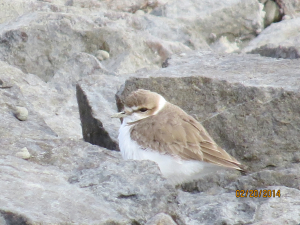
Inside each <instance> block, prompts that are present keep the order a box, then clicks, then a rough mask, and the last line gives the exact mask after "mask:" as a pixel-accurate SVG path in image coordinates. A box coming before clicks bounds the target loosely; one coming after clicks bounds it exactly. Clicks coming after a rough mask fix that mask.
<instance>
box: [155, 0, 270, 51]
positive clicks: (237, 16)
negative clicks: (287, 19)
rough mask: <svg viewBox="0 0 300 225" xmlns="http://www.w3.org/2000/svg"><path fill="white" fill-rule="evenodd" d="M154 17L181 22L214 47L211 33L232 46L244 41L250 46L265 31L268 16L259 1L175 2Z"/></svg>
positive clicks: (156, 11)
mask: <svg viewBox="0 0 300 225" xmlns="http://www.w3.org/2000/svg"><path fill="white" fill-rule="evenodd" d="M151 13H152V14H154V15H157V16H162V17H167V18H172V19H180V20H181V21H183V23H185V24H189V26H191V27H195V28H196V30H199V31H201V35H203V36H204V39H205V41H207V42H208V43H211V40H210V34H211V33H214V34H215V35H216V36H217V37H218V39H219V38H220V37H222V36H224V37H226V38H227V39H228V40H229V41H230V42H234V41H235V39H237V40H239V39H243V42H245V43H247V41H249V40H251V39H252V38H253V37H255V36H256V31H257V30H258V29H263V26H264V25H263V19H264V16H265V13H264V11H263V5H262V4H260V3H259V2H258V1H255V0H251V1H241V0H231V1H223V2H220V1H217V0H214V1H201V0H198V1H186V0H185V1H184V0H182V1H173V2H168V4H165V5H162V6H159V7H157V8H155V9H154V10H153V11H152V12H151ZM202 31H203V32H202ZM198 35H199V34H198ZM243 42H240V43H239V47H243ZM191 43H193V37H192V38H191Z"/></svg>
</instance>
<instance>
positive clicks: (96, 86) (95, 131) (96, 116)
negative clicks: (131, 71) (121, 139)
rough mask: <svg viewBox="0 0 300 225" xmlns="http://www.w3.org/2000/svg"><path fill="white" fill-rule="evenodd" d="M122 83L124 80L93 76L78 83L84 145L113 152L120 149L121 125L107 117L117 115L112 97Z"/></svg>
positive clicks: (114, 77)
mask: <svg viewBox="0 0 300 225" xmlns="http://www.w3.org/2000/svg"><path fill="white" fill-rule="evenodd" d="M125 79H126V76H122V77H118V76H112V75H111V76H109V75H94V76H89V77H87V78H84V79H82V80H80V82H79V83H78V85H77V101H78V106H79V112H80V118H81V125H82V134H83V138H84V140H85V141H87V142H90V143H91V144H96V145H99V146H102V147H105V148H108V149H112V150H116V149H119V146H118V141H117V138H118V129H119V125H120V122H119V121H118V120H113V119H111V118H110V116H111V115H113V114H115V113H116V112H117V108H116V105H115V103H114V102H115V100H114V95H115V93H116V92H117V90H118V88H119V87H120V86H121V85H122V84H123V83H124V82H125Z"/></svg>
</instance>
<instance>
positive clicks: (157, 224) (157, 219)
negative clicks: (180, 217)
mask: <svg viewBox="0 0 300 225" xmlns="http://www.w3.org/2000/svg"><path fill="white" fill-rule="evenodd" d="M145 225H176V223H175V222H174V220H173V219H172V217H171V216H169V215H167V214H165V213H159V214H157V215H155V216H154V217H153V218H151V219H150V220H148V221H147V223H146V224H145Z"/></svg>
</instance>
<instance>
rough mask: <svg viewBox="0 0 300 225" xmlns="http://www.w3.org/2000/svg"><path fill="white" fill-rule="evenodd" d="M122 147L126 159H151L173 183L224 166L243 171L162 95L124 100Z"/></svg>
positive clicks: (143, 93) (139, 95) (144, 94)
mask: <svg viewBox="0 0 300 225" xmlns="http://www.w3.org/2000/svg"><path fill="white" fill-rule="evenodd" d="M112 117H114V118H123V121H122V124H121V127H120V130H119V136H118V139H119V147H120V150H121V154H122V156H123V158H124V159H134V160H152V161H154V162H156V163H157V164H158V166H159V168H160V171H161V173H162V175H163V176H164V177H165V178H167V180H168V181H169V182H170V183H172V184H180V183H183V182H187V181H191V180H194V179H197V178H200V177H202V176H203V175H206V174H209V173H211V172H215V171H216V170H218V169H220V168H222V166H223V167H229V168H233V169H236V170H241V171H242V170H243V169H242V165H241V163H239V162H238V161H237V160H236V159H235V158H234V157H232V156H230V155H229V154H228V153H227V152H226V151H225V150H223V149H222V148H220V147H219V146H218V145H217V144H216V142H215V141H214V140H213V139H212V138H211V137H210V135H209V134H208V132H207V131H206V130H205V128H204V127H203V126H202V125H201V124H200V123H199V122H198V121H197V120H196V119H194V118H193V117H192V116H190V115H188V114H187V113H186V112H184V111H183V110H182V109H181V108H179V107H178V106H176V105H173V104H171V103H169V102H167V101H166V100H165V98H164V97H162V96H161V95H159V94H157V93H155V92H151V91H148V90H143V89H139V90H137V91H134V92H132V93H131V94H130V95H128V97H127V98H126V99H125V101H124V111H122V112H120V113H117V114H115V115H113V116H112Z"/></svg>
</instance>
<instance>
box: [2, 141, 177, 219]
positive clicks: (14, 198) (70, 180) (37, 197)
mask: <svg viewBox="0 0 300 225" xmlns="http://www.w3.org/2000/svg"><path fill="white" fill-rule="evenodd" d="M0 144H1V146H2V148H1V151H0V155H1V159H0V180H1V185H0V192H1V196H0V221H1V216H2V220H3V221H5V222H4V223H3V224H22V223H26V224H30V225H31V224H32V225H33V224H38V223H41V224H66V223H70V222H71V223H74V224H120V225H123V224H124V225H125V224H132V223H135V222H136V223H140V224H144V223H146V222H147V221H148V220H150V219H151V217H154V216H155V215H157V214H158V213H161V212H165V213H166V214H168V215H172V216H175V217H176V216H177V215H178V213H177V201H176V197H177V191H176V190H175V188H174V187H172V186H170V185H169V184H168V183H167V182H166V180H165V179H164V178H162V177H161V175H160V173H159V169H158V167H157V165H156V164H155V163H153V162H150V161H143V162H141V161H123V160H122V159H121V155H120V153H118V152H116V151H110V150H107V149H104V148H100V147H98V146H95V145H91V144H89V143H87V142H84V141H78V140H72V139H65V140H63V139H44V140H42V139H37V140H35V139H30V138H27V139H13V138H11V139H9V138H6V139H0ZM24 146H25V147H26V148H27V149H28V152H29V153H30V155H31V157H30V158H29V159H28V160H23V159H20V158H18V157H16V156H15V154H14V153H15V152H16V151H17V150H18V149H20V148H21V147H24Z"/></svg>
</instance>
